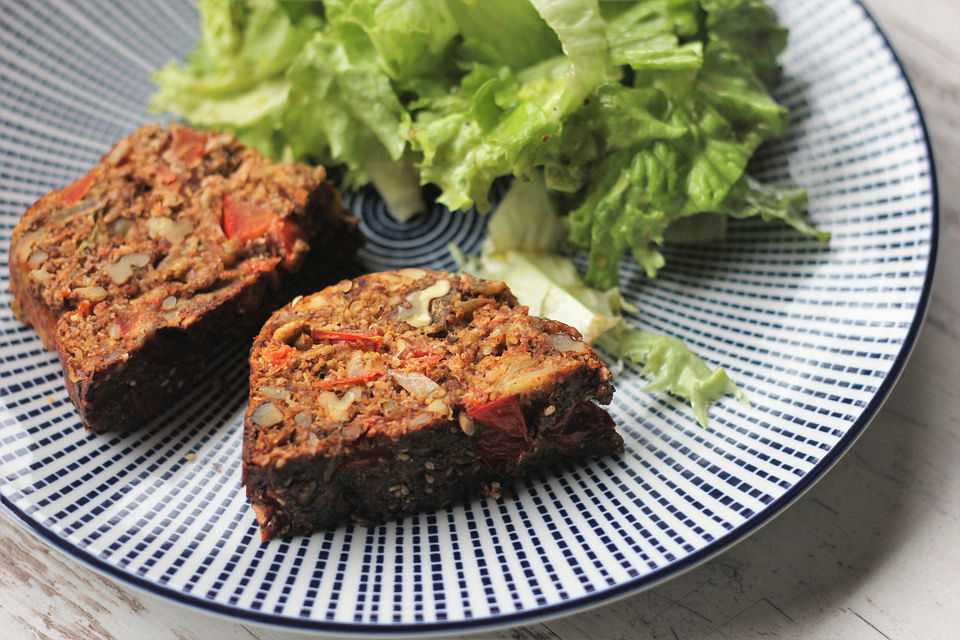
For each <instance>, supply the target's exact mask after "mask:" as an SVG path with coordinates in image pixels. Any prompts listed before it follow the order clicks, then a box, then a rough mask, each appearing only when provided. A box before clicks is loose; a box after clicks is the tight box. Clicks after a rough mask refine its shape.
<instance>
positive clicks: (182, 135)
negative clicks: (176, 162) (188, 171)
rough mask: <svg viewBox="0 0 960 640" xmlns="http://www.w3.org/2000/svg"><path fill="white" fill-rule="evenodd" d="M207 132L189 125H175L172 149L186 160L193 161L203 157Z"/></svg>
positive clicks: (176, 154)
mask: <svg viewBox="0 0 960 640" xmlns="http://www.w3.org/2000/svg"><path fill="white" fill-rule="evenodd" d="M206 145H207V134H205V133H203V132H201V131H197V130H196V129H191V128H189V127H174V129H173V140H172V141H171V142H170V151H171V152H173V155H175V156H177V157H178V158H181V159H182V160H183V161H184V162H187V163H188V164H189V163H193V162H196V161H197V160H199V159H200V158H202V157H203V154H204V152H205V151H204V150H205V147H206Z"/></svg>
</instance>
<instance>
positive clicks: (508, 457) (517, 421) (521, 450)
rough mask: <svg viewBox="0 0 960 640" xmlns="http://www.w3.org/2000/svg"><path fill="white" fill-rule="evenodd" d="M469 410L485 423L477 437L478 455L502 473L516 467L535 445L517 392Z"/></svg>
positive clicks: (475, 441) (480, 422) (468, 409)
mask: <svg viewBox="0 0 960 640" xmlns="http://www.w3.org/2000/svg"><path fill="white" fill-rule="evenodd" d="M467 414H468V415H469V416H470V417H471V418H473V420H475V421H476V422H477V423H479V424H481V425H483V426H484V427H486V429H484V430H483V431H482V432H481V433H479V434H477V437H476V438H475V439H474V446H475V448H476V452H477V455H478V456H479V457H480V458H481V459H482V460H483V461H484V462H486V463H487V464H488V465H490V466H491V467H493V468H494V469H497V470H498V471H501V472H503V473H510V472H512V471H513V470H514V469H516V468H517V467H518V466H519V465H520V463H521V462H523V459H524V458H526V457H527V454H528V453H530V450H531V449H532V448H533V440H531V439H530V434H529V432H528V431H527V421H526V419H525V418H524V417H523V410H522V409H521V407H520V400H519V398H518V397H517V396H516V395H509V396H502V397H500V398H497V399H496V400H493V401H491V402H486V403H484V404H480V405H475V406H473V407H468V408H467Z"/></svg>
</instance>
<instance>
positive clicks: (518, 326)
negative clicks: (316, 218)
mask: <svg viewBox="0 0 960 640" xmlns="http://www.w3.org/2000/svg"><path fill="white" fill-rule="evenodd" d="M250 362H251V373H250V406H249V409H248V411H247V414H246V417H245V422H244V434H243V482H244V485H245V486H246V490H247V496H248V498H249V499H250V502H251V503H252V506H253V510H254V512H255V514H256V518H257V521H258V522H259V524H260V528H261V534H262V537H263V539H264V540H268V539H270V538H272V537H274V536H282V537H287V536H291V535H295V534H302V533H308V532H311V531H314V530H316V529H320V528H326V527H330V526H332V525H335V524H337V523H339V522H342V521H347V520H350V519H352V520H354V521H357V522H359V523H361V524H371V523H376V522H381V521H383V520H386V519H391V518H396V517H398V516H401V515H404V514H408V513H411V512H415V511H420V510H429V509H435V508H437V507H441V506H444V505H447V504H450V503H452V502H456V501H460V500H463V499H469V498H471V497H474V496H477V495H481V494H488V495H490V494H493V495H497V494H499V491H500V488H501V487H504V486H506V485H508V484H509V483H511V482H513V481H514V480H516V479H517V478H519V477H520V476H522V475H523V474H524V473H526V472H527V471H528V470H530V469H532V468H535V467H537V466H541V465H545V464H548V463H552V462H555V461H557V460H560V459H565V458H585V457H588V456H594V455H602V454H610V453H614V452H617V451H619V450H621V449H622V440H621V438H620V436H619V435H618V434H617V433H616V431H615V427H614V423H613V421H612V419H611V418H610V416H609V414H608V413H607V412H606V411H605V410H603V409H601V408H600V407H599V406H597V404H595V402H600V403H603V404H606V403H609V401H610V398H611V395H612V393H613V386H612V385H611V383H610V372H609V371H608V369H607V368H606V366H604V364H603V363H602V362H601V361H600V360H599V358H598V357H597V355H596V354H595V353H594V351H593V350H592V349H591V348H590V347H588V346H587V345H586V344H585V343H584V342H583V341H582V340H581V339H580V334H579V333H578V332H577V331H576V330H575V329H573V328H571V327H569V326H567V325H564V324H562V323H560V322H556V321H553V320H547V319H544V318H538V317H533V316H530V315H528V314H527V309H526V307H523V306H520V305H519V304H518V303H517V300H516V299H515V298H514V296H513V295H512V294H511V293H510V291H509V289H508V288H507V286H506V285H505V284H503V283H501V282H492V281H487V280H481V279H477V278H473V277H471V276H468V275H454V274H450V273H444V272H439V271H427V270H422V269H404V270H402V271H396V272H388V273H375V274H370V275H366V276H362V277H360V278H357V279H355V280H345V281H343V282H341V283H339V284H336V285H333V286H331V287H328V288H326V289H324V290H323V291H320V292H319V293H316V294H313V295H311V296H307V297H305V298H302V299H299V300H295V301H294V302H292V303H291V304H289V305H287V306H285V307H283V308H282V309H280V310H279V311H277V312H276V313H275V314H274V315H273V316H272V317H271V318H270V320H269V321H267V323H266V325H265V326H264V327H263V330H262V331H261V333H260V335H259V336H258V337H257V339H256V341H255V342H254V346H253V349H252V352H251V356H250Z"/></svg>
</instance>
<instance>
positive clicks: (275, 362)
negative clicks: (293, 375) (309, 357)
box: [263, 344, 297, 373]
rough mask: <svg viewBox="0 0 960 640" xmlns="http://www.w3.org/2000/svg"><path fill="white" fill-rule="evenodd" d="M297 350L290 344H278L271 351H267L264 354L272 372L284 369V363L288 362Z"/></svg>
mask: <svg viewBox="0 0 960 640" xmlns="http://www.w3.org/2000/svg"><path fill="white" fill-rule="evenodd" d="M296 352H297V350H296V349H294V348H293V347H291V346H290V345H286V344H281V345H277V346H276V347H275V348H273V349H271V350H270V351H267V352H265V353H264V354H263V359H264V360H265V361H266V362H267V365H268V366H269V367H270V370H271V372H274V373H275V372H277V371H279V370H280V369H282V368H283V365H285V364H287V362H288V361H289V360H290V358H292V357H293V354H295V353H296Z"/></svg>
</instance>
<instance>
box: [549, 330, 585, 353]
mask: <svg viewBox="0 0 960 640" xmlns="http://www.w3.org/2000/svg"><path fill="white" fill-rule="evenodd" d="M547 340H548V341H549V342H550V344H552V345H553V346H554V347H556V348H557V349H559V350H560V351H583V350H585V349H586V348H587V343H585V342H584V341H583V340H577V339H576V338H574V337H573V336H571V335H568V334H566V333H554V334H551V335H549V336H547Z"/></svg>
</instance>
